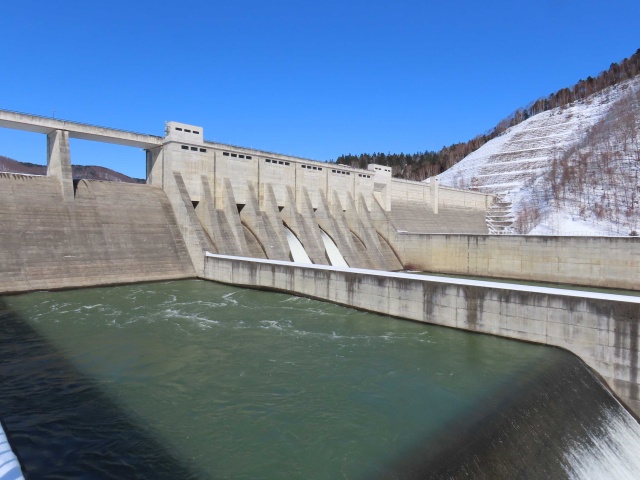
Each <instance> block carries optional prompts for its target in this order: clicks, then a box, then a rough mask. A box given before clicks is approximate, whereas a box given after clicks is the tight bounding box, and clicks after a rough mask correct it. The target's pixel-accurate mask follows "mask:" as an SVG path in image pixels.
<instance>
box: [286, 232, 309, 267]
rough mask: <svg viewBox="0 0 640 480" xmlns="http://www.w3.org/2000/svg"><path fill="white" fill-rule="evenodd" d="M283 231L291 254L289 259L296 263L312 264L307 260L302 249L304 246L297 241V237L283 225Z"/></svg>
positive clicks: (306, 255)
mask: <svg viewBox="0 0 640 480" xmlns="http://www.w3.org/2000/svg"><path fill="white" fill-rule="evenodd" d="M284 231H285V233H286V235H287V243H288V244H289V251H290V252H291V258H292V259H293V261H294V262H296V263H308V264H312V263H313V262H312V261H311V259H310V258H309V255H308V254H307V252H306V250H305V249H304V245H302V243H301V242H300V240H298V237H296V236H295V234H294V233H293V232H292V231H291V230H290V229H289V227H287V226H286V225H284Z"/></svg>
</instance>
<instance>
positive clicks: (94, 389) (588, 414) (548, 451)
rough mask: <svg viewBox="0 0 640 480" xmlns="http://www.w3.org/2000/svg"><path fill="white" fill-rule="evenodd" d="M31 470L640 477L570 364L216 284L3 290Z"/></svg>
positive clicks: (606, 405)
mask: <svg viewBox="0 0 640 480" xmlns="http://www.w3.org/2000/svg"><path fill="white" fill-rule="evenodd" d="M0 322H1V324H2V332H3V334H2V335H1V336H0V360H1V361H0V378H2V394H1V396H0V397H1V398H0V418H2V420H3V424H4V426H5V430H6V432H7V435H8V436H9V438H10V440H11V442H12V445H13V447H14V449H15V450H16V453H17V455H18V457H19V459H20V460H21V462H22V465H23V469H24V472H25V475H26V477H27V478H31V479H34V478H43V477H48V478H77V477H84V478H154V479H155V478H180V479H181V478H234V479H254V478H268V479H286V478H296V479H297V478H300V479H302V478H304V479H313V478H322V479H338V478H348V479H370V478H372V479H378V478H379V479H382V478H487V479H495V478H617V479H620V478H637V475H638V472H640V428H638V424H637V422H636V421H635V420H634V419H633V418H632V417H631V415H630V414H629V413H628V412H627V411H626V410H624V409H623V408H622V407H621V406H620V405H619V403H618V402H617V401H616V400H615V399H614V398H613V397H612V396H611V394H610V393H609V392H608V391H607V390H606V389H605V388H603V386H602V385H601V384H600V383H599V381H598V380H597V379H596V378H595V377H594V376H593V375H592V374H591V372H590V371H589V370H588V369H587V368H586V367H585V366H584V365H583V364H582V363H581V362H580V361H579V360H577V359H576V358H575V357H574V356H572V355H571V354H569V353H567V352H564V351H561V350H558V349H553V348H548V347H543V346H537V345H530V344H525V343H520V342H515V341H510V340H505V339H500V338H494V337H491V336H486V335H478V334H470V333H465V332H461V331H456V330H451V329H445V328H441V327H435V326H431V325H423V324H418V323H412V322H408V321H401V320H397V319H391V318H387V317H383V316H378V315H373V314H368V313H363V312H358V311H355V310H350V309H347V308H343V307H339V306H336V305H332V304H328V303H322V302H317V301H313V300H309V299H304V298H299V297H293V296H289V295H284V294H275V293H265V292H259V291H251V290H244V289H239V288H233V287H229V286H223V285H218V284H215V283H211V282H204V281H180V282H168V283H153V284H143V285H133V286H121V287H112V288H95V289H85V290H75V291H66V292H39V293H31V294H27V295H19V296H9V297H2V298H0Z"/></svg>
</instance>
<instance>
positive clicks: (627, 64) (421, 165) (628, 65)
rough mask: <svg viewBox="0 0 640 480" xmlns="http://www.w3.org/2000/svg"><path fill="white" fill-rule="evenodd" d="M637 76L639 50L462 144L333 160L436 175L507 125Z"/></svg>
mask: <svg viewBox="0 0 640 480" xmlns="http://www.w3.org/2000/svg"><path fill="white" fill-rule="evenodd" d="M636 75H640V49H638V50H637V51H636V53H634V54H633V55H631V56H630V57H629V58H625V59H624V60H623V61H622V62H620V63H612V64H611V66H610V67H609V69H608V70H605V71H603V72H602V73H600V74H599V75H598V76H597V77H595V78H592V77H587V79H586V80H580V81H579V82H578V83H576V84H575V85H573V86H572V87H567V88H563V89H561V90H558V91H557V92H555V93H552V94H551V95H549V96H548V97H546V98H540V99H538V100H536V101H535V102H531V103H530V104H529V105H528V106H527V107H525V108H520V109H518V110H516V111H515V112H514V113H512V114H511V115H509V116H508V117H507V118H505V119H504V120H502V121H501V122H500V123H498V125H496V126H495V128H493V130H491V131H490V133H486V134H483V135H478V136H477V137H475V138H473V139H471V140H469V141H467V142H462V143H455V144H453V145H450V146H448V147H442V149H441V150H440V151H438V152H435V151H433V152H430V151H424V152H417V153H413V154H411V153H410V154H405V153H362V154H360V155H351V154H348V155H341V156H339V157H338V158H337V159H336V160H335V163H340V164H343V165H351V166H353V167H358V168H365V169H366V168H367V164H369V163H378V164H380V165H387V166H390V167H392V171H393V176H394V177H398V178H404V179H407V180H417V181H421V180H424V179H425V178H428V177H431V176H433V175H438V174H440V173H442V172H444V171H445V170H447V169H449V168H451V167H452V166H454V165H455V164H456V163H458V162H459V161H460V160H462V159H463V158H464V157H466V156H467V155H469V154H471V153H472V152H474V151H476V150H477V149H478V148H480V147H481V146H483V145H484V144H485V143H487V142H488V141H489V140H492V139H494V138H496V137H497V136H498V135H500V134H501V133H503V132H504V131H505V130H507V129H508V128H509V127H513V126H515V125H518V124H520V123H521V122H523V121H524V120H526V119H527V118H529V117H531V116H533V115H537V114H539V113H542V112H546V111H548V110H552V109H554V108H556V107H562V106H566V105H568V104H570V103H572V102H575V101H576V100H582V99H585V98H586V97H588V96H589V95H592V94H594V93H598V92H600V91H602V90H604V89H605V88H607V87H610V86H613V85H617V84H619V83H620V82H623V81H625V80H627V79H630V78H633V77H635V76H636Z"/></svg>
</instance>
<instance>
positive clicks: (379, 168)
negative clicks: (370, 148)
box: [373, 167, 391, 172]
mask: <svg viewBox="0 0 640 480" xmlns="http://www.w3.org/2000/svg"><path fill="white" fill-rule="evenodd" d="M373 168H374V169H375V170H381V171H383V172H390V171H391V169H390V168H383V167H373Z"/></svg>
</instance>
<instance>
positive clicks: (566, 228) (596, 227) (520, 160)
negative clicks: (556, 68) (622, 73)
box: [440, 78, 640, 235]
mask: <svg viewBox="0 0 640 480" xmlns="http://www.w3.org/2000/svg"><path fill="white" fill-rule="evenodd" d="M639 88H640V78H635V79H632V80H630V81H627V82H625V83H622V84H620V85H616V86H614V87H611V88H609V89H607V90H605V91H603V92H600V93H598V94H595V95H592V96H591V97H589V98H587V99H586V100H584V101H580V102H575V103H573V104H571V105H569V106H567V107H564V108H556V109H554V110H550V111H548V112H543V113H540V114H538V115H534V116H533V117H531V118H529V119H527V120H525V121H524V122H522V123H520V124H519V125H516V126H514V127H511V128H510V129H508V130H507V131H505V132H504V133H503V134H502V135H500V136H499V137H497V138H495V139H493V140H491V141H490V142H487V143H486V144H485V145H484V146H482V147H481V148H479V149H478V150H476V151H475V152H473V153H472V154H470V155H468V156H467V157H466V158H464V159H463V160H462V161H460V162H459V163H458V164H456V165H454V166H453V167H452V168H451V169H449V170H447V171H446V172H444V173H443V174H441V175H440V183H441V185H446V186H451V187H456V188H465V189H474V190H478V191H482V192H487V193H494V194H498V195H501V196H503V197H504V198H506V199H507V200H509V201H511V202H512V204H513V207H512V208H513V211H512V213H513V214H514V216H516V217H517V216H518V215H519V214H520V213H521V212H522V211H523V209H535V210H536V211H538V212H540V213H541V215H539V218H538V216H535V218H533V219H531V221H530V222H529V223H531V228H527V231H528V232H529V233H531V234H537V235H628V233H629V228H628V227H627V226H620V225H616V224H613V223H612V222H608V221H606V219H604V220H603V219H601V220H597V219H596V218H590V217H589V215H584V214H582V215H578V211H577V208H576V209H574V208H571V207H568V206H566V205H564V206H560V207H558V205H554V206H553V208H551V206H550V205H549V204H548V197H549V195H548V192H546V191H545V190H548V185H546V184H545V178H544V177H545V174H546V172H547V171H548V169H549V168H550V165H551V163H552V162H553V160H554V158H555V159H558V158H560V157H561V156H562V154H563V153H564V152H566V151H569V149H571V148H575V147H576V146H578V145H579V143H580V141H581V140H582V139H583V138H584V135H585V133H586V132H587V131H588V130H589V129H590V128H591V127H593V126H594V125H595V124H596V123H598V122H599V121H601V119H603V118H604V117H605V115H607V113H608V112H609V110H610V108H611V107H612V105H614V104H615V102H616V101H618V100H620V99H621V98H626V97H625V96H626V95H629V94H630V93H631V92H635V91H637V90H638V89H639ZM545 199H546V200H545ZM545 202H546V203H545Z"/></svg>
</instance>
